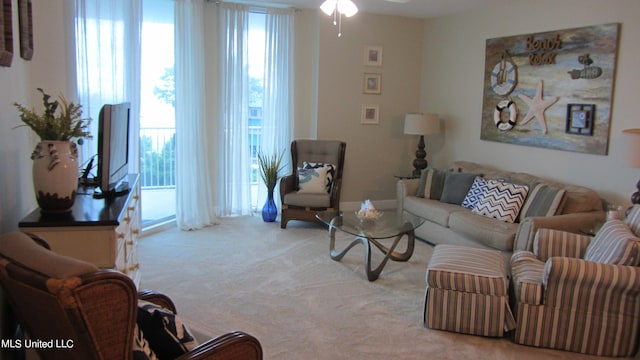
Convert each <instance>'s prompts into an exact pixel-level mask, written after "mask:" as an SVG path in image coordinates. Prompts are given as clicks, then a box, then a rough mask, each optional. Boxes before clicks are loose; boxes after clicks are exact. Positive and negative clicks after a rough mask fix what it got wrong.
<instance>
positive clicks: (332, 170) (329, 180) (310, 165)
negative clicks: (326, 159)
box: [302, 161, 336, 193]
mask: <svg viewBox="0 0 640 360" xmlns="http://www.w3.org/2000/svg"><path fill="white" fill-rule="evenodd" d="M302 167H303V168H304V169H319V168H326V170H327V176H326V184H325V185H326V188H327V192H328V193H330V192H331V187H332V186H333V178H334V177H335V175H336V167H335V166H334V165H333V164H326V163H319V162H318V163H314V162H307V161H304V162H303V163H302Z"/></svg>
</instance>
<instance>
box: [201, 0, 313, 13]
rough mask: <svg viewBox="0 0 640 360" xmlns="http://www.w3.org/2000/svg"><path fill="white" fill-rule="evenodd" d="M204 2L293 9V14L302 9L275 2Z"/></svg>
mask: <svg viewBox="0 0 640 360" xmlns="http://www.w3.org/2000/svg"><path fill="white" fill-rule="evenodd" d="M205 2H209V3H214V4H216V5H220V4H222V3H235V4H243V5H250V6H262V7H277V8H281V9H293V10H294V11H295V12H301V11H302V9H300V8H297V7H295V6H289V5H286V4H280V3H275V2H268V1H251V0H234V1H223V0H205Z"/></svg>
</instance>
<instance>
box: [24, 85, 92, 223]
mask: <svg viewBox="0 0 640 360" xmlns="http://www.w3.org/2000/svg"><path fill="white" fill-rule="evenodd" d="M38 91H39V92H40V93H42V104H43V106H44V111H43V112H42V113H38V112H37V111H36V110H35V109H34V108H31V109H29V108H26V107H24V106H22V105H20V104H18V103H13V105H14V106H15V107H16V108H17V109H18V113H19V115H20V120H22V122H23V123H24V124H23V125H18V126H16V128H18V127H23V126H27V127H29V128H31V130H33V131H34V132H35V133H36V135H38V136H39V137H40V142H39V143H38V144H37V145H36V148H35V149H34V150H33V153H32V154H31V160H33V186H34V189H35V193H36V200H37V201H38V205H39V206H40V211H41V212H43V213H65V212H69V211H71V208H72V206H73V203H74V202H75V197H76V190H77V188H78V162H77V158H78V149H77V147H76V144H75V143H74V142H72V139H74V138H75V139H77V141H78V143H79V144H82V141H83V139H85V138H91V133H90V131H89V124H90V122H91V119H90V118H83V117H82V106H81V105H78V104H74V103H73V102H68V101H67V99H66V98H65V97H64V95H60V96H59V98H58V100H53V101H51V96H50V95H49V94H47V93H45V92H44V90H42V89H40V88H38Z"/></svg>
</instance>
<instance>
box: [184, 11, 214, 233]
mask: <svg viewBox="0 0 640 360" xmlns="http://www.w3.org/2000/svg"><path fill="white" fill-rule="evenodd" d="M203 14H204V9H203V1H202V0H176V1H175V58H176V59H175V60H176V62H175V89H176V94H175V95H176V102H175V109H176V220H177V223H178V226H179V227H180V228H181V229H183V230H194V229H199V228H202V227H205V226H209V225H213V224H215V223H216V216H215V208H214V206H215V203H214V198H213V189H212V186H211V181H210V179H211V175H210V174H211V173H212V172H213V171H212V169H211V167H212V166H213V165H214V163H213V162H212V161H211V159H210V156H209V154H210V151H209V149H208V144H209V143H210V139H209V133H208V131H207V130H206V129H207V127H208V126H207V121H206V105H205V83H204V75H205V62H204V56H205V55H204V26H203Z"/></svg>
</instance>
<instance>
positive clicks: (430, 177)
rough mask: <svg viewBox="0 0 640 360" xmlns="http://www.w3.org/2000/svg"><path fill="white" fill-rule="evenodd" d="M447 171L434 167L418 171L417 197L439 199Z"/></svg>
mask: <svg viewBox="0 0 640 360" xmlns="http://www.w3.org/2000/svg"><path fill="white" fill-rule="evenodd" d="M446 174H447V173H446V172H445V171H442V170H438V169H435V168H426V169H424V170H422V172H421V173H420V182H419V183H418V191H417V192H416V196H417V197H423V198H425V199H434V200H440V196H442V188H443V187H444V178H445V175H446Z"/></svg>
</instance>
